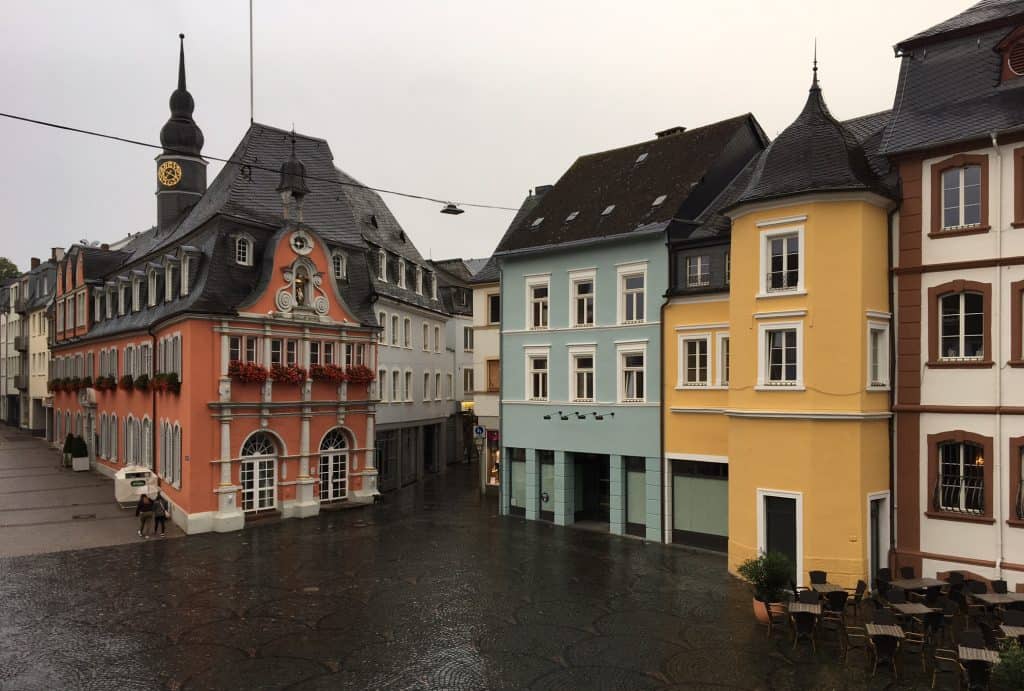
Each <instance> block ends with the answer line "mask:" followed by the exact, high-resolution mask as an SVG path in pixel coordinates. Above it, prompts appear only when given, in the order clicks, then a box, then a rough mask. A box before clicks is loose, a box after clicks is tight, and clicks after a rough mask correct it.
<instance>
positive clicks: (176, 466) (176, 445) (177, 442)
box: [171, 425, 181, 487]
mask: <svg viewBox="0 0 1024 691" xmlns="http://www.w3.org/2000/svg"><path fill="white" fill-rule="evenodd" d="M171 458H173V459H174V463H173V466H172V468H173V470H174V477H173V479H172V483H173V484H174V485H175V486H176V487H181V427H180V426H178V425H175V426H174V440H173V446H172V449H171Z"/></svg>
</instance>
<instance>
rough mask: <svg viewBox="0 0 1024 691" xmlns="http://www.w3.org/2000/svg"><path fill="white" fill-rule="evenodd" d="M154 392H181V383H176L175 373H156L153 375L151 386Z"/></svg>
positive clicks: (176, 376) (176, 375)
mask: <svg viewBox="0 0 1024 691" xmlns="http://www.w3.org/2000/svg"><path fill="white" fill-rule="evenodd" d="M151 386H152V388H153V390H154V391H170V392H171V393H180V392H181V382H180V381H178V373H177V372H157V373H156V374H155V375H153V383H152V384H151Z"/></svg>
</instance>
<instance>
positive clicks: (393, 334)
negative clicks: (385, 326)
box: [388, 314, 399, 347]
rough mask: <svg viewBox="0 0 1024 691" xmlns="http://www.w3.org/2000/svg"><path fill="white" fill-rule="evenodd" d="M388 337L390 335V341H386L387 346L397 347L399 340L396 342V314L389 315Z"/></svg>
mask: <svg viewBox="0 0 1024 691" xmlns="http://www.w3.org/2000/svg"><path fill="white" fill-rule="evenodd" d="M389 335H390V340H388V345H393V346H396V347H397V346H398V344H399V340H398V315H397V314H392V315H391V323H390V325H389Z"/></svg>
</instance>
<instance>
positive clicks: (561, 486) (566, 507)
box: [555, 451, 576, 525]
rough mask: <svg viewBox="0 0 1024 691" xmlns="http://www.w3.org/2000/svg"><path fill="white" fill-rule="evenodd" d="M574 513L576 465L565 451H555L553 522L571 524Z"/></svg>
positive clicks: (573, 519)
mask: <svg viewBox="0 0 1024 691" xmlns="http://www.w3.org/2000/svg"><path fill="white" fill-rule="evenodd" d="M575 514H576V467H575V464H574V463H573V462H572V461H571V460H570V457H569V455H568V454H566V452H565V451H555V524H556V525H571V524H572V523H573V522H574V521H575V518H574V516H575Z"/></svg>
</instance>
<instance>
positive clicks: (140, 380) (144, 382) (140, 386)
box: [132, 372, 149, 391]
mask: <svg viewBox="0 0 1024 691" xmlns="http://www.w3.org/2000/svg"><path fill="white" fill-rule="evenodd" d="M132 386H133V387H134V388H135V390H136V391H145V390H146V389H148V388H149V375H148V374H146V373H145V372H143V373H142V374H140V375H139V376H137V377H135V381H133V382H132Z"/></svg>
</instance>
